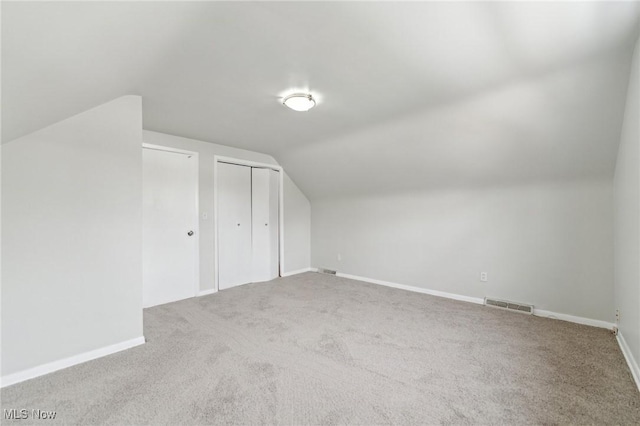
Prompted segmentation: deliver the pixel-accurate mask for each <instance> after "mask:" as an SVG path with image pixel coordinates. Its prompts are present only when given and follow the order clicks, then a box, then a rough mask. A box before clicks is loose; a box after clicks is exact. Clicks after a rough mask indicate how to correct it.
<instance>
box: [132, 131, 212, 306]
mask: <svg viewBox="0 0 640 426" xmlns="http://www.w3.org/2000/svg"><path fill="white" fill-rule="evenodd" d="M142 148H143V149H144V148H146V149H155V150H157V151H166V152H173V153H176V154H186V155H192V156H194V157H196V200H195V201H196V217H195V218H194V221H193V223H194V225H193V226H194V230H193V231H194V232H195V237H196V242H195V244H196V253H195V259H194V265H193V267H194V269H195V275H194V277H195V279H194V281H195V283H194V284H193V286H194V287H193V296H194V297H196V296H198V294H199V293H200V155H199V154H198V153H197V152H195V151H187V150H184V149H178V148H172V147H168V146H162V145H153V144H150V143H144V142H143V143H142Z"/></svg>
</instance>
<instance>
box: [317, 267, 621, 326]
mask: <svg viewBox="0 0 640 426" xmlns="http://www.w3.org/2000/svg"><path fill="white" fill-rule="evenodd" d="M314 269H315V268H312V270H314ZM315 271H317V269H315ZM336 276H338V277H343V278H349V279H352V280H357V281H364V282H368V283H372V284H379V285H384V286H387V287H393V288H399V289H401V290H407V291H413V292H416V293H422V294H429V295H431V296H438V297H445V298H447V299H453V300H461V301H463V302H469V303H475V304H478V305H482V304H484V298H482V297H472V296H463V295H461V294H455V293H447V292H445V291H438V290H430V289H426V288H422V287H414V286H410V285H405V284H398V283H393V282H390V281H382V280H376V279H374V278H367V277H361V276H358V275H351V274H343V273H342V272H338V273H336ZM533 314H534V315H536V316H539V317H545V318H553V319H559V320H563V321H569V322H574V323H577V324H584V325H590V326H592V327H600V328H606V329H609V330H610V329H612V328H613V326H614V324H613V323H610V322H606V321H600V320H594V319H590V318H583V317H576V316H573V315H567V314H559V313H556V312H551V311H544V310H541V309H534V310H533Z"/></svg>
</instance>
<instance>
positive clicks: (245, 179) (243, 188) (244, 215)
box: [217, 163, 252, 290]
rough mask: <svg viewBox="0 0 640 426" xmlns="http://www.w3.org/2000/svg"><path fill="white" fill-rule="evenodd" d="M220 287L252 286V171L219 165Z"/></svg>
mask: <svg viewBox="0 0 640 426" xmlns="http://www.w3.org/2000/svg"><path fill="white" fill-rule="evenodd" d="M217 177H218V206H217V209H218V287H219V289H220V290H223V289H225V288H229V287H234V286H237V285H240V284H246V283H249V282H251V279H252V276H251V275H252V274H251V255H252V253H251V167H245V166H239V165H235V164H227V163H218V175H217Z"/></svg>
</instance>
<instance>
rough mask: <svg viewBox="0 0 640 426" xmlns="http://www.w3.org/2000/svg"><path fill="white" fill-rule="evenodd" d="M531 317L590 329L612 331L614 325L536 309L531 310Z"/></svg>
mask: <svg viewBox="0 0 640 426" xmlns="http://www.w3.org/2000/svg"><path fill="white" fill-rule="evenodd" d="M533 315H535V316H537V317H544V318H552V319H559V320H562V321H569V322H575V323H576V324H583V325H590V326H591V327H599V328H606V329H608V330H611V329H613V327H614V325H615V324H614V323H612V322H607V321H601V320H595V319H591V318H584V317H576V316H574V315H568V314H560V313H557V312H551V311H545V310H542V309H536V308H533Z"/></svg>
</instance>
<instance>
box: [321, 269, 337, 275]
mask: <svg viewBox="0 0 640 426" xmlns="http://www.w3.org/2000/svg"><path fill="white" fill-rule="evenodd" d="M318 272H319V273H321V274H329V275H335V274H336V271H332V270H331V269H323V268H318Z"/></svg>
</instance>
